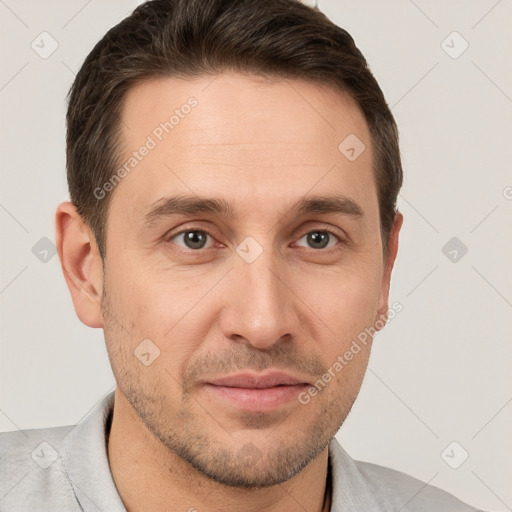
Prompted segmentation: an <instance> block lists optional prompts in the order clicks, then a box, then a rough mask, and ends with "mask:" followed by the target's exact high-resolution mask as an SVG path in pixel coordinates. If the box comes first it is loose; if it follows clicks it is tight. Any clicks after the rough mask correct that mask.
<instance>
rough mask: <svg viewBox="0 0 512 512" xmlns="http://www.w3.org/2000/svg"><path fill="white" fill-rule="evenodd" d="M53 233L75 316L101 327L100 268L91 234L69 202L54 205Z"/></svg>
mask: <svg viewBox="0 0 512 512" xmlns="http://www.w3.org/2000/svg"><path fill="white" fill-rule="evenodd" d="M55 232H56V236H55V238H56V242H57V251H58V253H59V259H60V264H61V267H62V272H63V273H64V278H65V280H66V284H67V285H68V288H69V291H70V292H71V298H72V299H73V305H74V306H75V312H76V314H77V316H78V318H79V319H80V321H81V322H82V323H84V324H85V325H88V326H89V327H103V315H102V313H101V297H102V293H103V267H102V261H101V256H100V254H99V250H98V246H97V245H96V239H95V237H94V234H93V233H92V231H91V229H90V228H89V226H88V225H87V224H86V223H85V222H84V221H83V219H82V217H81V216H80V215H79V214H78V213H77V211H76V208H75V207H74V206H73V204H72V203H70V202H68V201H66V202H64V203H61V204H60V205H59V206H58V207H57V211H56V213H55Z"/></svg>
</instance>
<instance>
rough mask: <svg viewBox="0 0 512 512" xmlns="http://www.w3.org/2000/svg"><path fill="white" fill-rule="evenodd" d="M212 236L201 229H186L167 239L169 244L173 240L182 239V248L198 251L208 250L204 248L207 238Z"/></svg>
mask: <svg viewBox="0 0 512 512" xmlns="http://www.w3.org/2000/svg"><path fill="white" fill-rule="evenodd" d="M208 237H210V238H212V236H211V235H210V234H209V233H208V232H207V231H204V230H202V229H187V230H184V231H181V232H179V233H176V234H175V235H173V236H172V237H170V238H169V239H168V241H169V242H171V241H174V240H175V239H180V238H181V239H182V240H183V244H184V245H183V246H182V247H185V248H186V249H191V250H198V249H205V248H206V249H208V247H205V244H206V240H207V238H208ZM178 245H180V244H178Z"/></svg>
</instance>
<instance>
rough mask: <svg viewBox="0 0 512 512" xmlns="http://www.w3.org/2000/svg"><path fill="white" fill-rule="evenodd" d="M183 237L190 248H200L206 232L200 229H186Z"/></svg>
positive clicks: (203, 242)
mask: <svg viewBox="0 0 512 512" xmlns="http://www.w3.org/2000/svg"><path fill="white" fill-rule="evenodd" d="M184 239H185V243H186V244H187V246H188V247H189V248H190V249H201V248H202V247H203V246H204V244H205V242H206V234H205V233H203V232H202V231H187V232H186V233H185V234H184Z"/></svg>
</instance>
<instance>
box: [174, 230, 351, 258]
mask: <svg viewBox="0 0 512 512" xmlns="http://www.w3.org/2000/svg"><path fill="white" fill-rule="evenodd" d="M192 231H197V232H200V233H205V234H206V235H208V236H209V237H211V238H212V239H213V240H215V237H214V236H213V235H212V234H211V233H210V232H209V231H208V230H207V229H204V228H194V227H192V228H187V229H183V230H181V231H179V232H178V233H174V234H172V235H171V236H168V237H166V238H165V242H166V243H169V244H170V243H172V240H173V239H174V238H176V237H177V236H179V235H182V234H184V233H190V232H192ZM314 232H318V233H329V235H331V236H333V237H334V238H336V239H337V240H338V242H340V243H339V244H337V245H335V246H333V247H330V248H328V249H312V248H310V250H311V251H314V252H324V253H330V252H333V251H337V250H340V249H341V247H340V245H343V243H344V241H343V240H342V239H341V238H340V236H339V235H338V234H336V233H335V232H334V231H332V230H331V229H328V228H323V229H312V230H310V231H306V232H305V233H304V234H303V235H302V236H300V237H299V240H300V239H301V238H303V237H304V236H305V235H308V234H309V233H314ZM180 249H181V250H182V251H183V252H186V253H187V254H190V253H197V254H199V253H201V252H204V251H207V250H209V249H213V247H209V248H207V249H186V248H183V247H181V246H180ZM303 249H304V247H303Z"/></svg>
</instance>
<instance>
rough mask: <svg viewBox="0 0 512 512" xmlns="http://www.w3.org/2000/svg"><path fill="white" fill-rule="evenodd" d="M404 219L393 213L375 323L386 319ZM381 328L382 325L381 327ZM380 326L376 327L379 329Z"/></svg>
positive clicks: (400, 215) (398, 213)
mask: <svg viewBox="0 0 512 512" xmlns="http://www.w3.org/2000/svg"><path fill="white" fill-rule="evenodd" d="M403 221H404V216H403V215H402V214H401V213H400V212H397V213H396V214H395V220H394V221H393V226H392V228H391V231H390V233H389V241H388V254H387V257H386V260H385V262H384V270H383V273H382V287H381V294H380V298H379V307H378V310H377V313H378V315H377V318H376V319H375V323H377V321H378V320H380V322H379V324H384V325H385V322H387V320H388V310H389V304H388V298H389V287H390V282H391V271H392V270H393V265H394V263H395V259H396V255H397V253H398V235H399V233H400V229H401V228H402V224H403ZM381 328H382V327H381ZM381 328H379V329H377V330H380V329H381Z"/></svg>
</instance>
